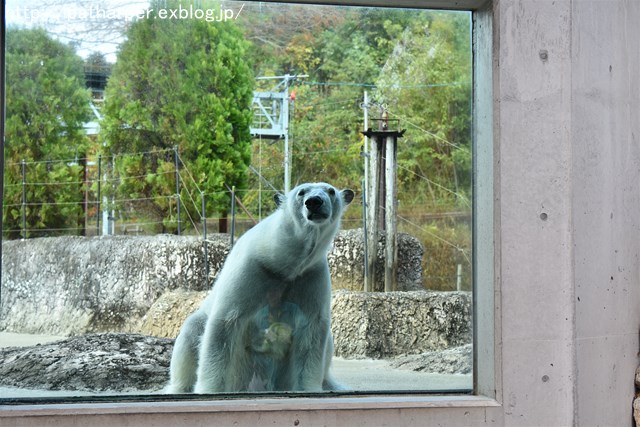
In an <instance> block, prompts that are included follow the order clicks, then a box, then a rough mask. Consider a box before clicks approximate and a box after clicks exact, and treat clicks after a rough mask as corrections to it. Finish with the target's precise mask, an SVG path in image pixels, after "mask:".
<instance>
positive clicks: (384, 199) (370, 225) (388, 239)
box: [362, 109, 405, 292]
mask: <svg viewBox="0 0 640 427" xmlns="http://www.w3.org/2000/svg"><path fill="white" fill-rule="evenodd" d="M377 121H378V130H372V129H371V128H367V130H366V131H364V132H362V133H363V134H364V135H365V136H366V137H367V138H369V142H370V146H369V151H368V152H367V154H368V155H366V156H365V159H366V161H368V163H369V164H368V167H367V169H366V170H368V181H369V186H368V188H367V189H368V194H367V199H368V201H369V203H368V209H367V218H366V219H367V246H368V248H369V253H368V259H367V268H366V271H367V273H368V276H367V277H366V278H365V284H366V285H365V289H367V288H369V289H370V290H373V288H374V283H375V260H376V253H377V243H378V232H379V231H384V233H385V268H384V271H385V273H384V290H385V292H391V291H395V290H396V289H397V260H396V258H397V252H398V249H397V241H396V234H397V213H396V209H397V202H398V200H397V189H396V183H397V169H398V167H397V161H396V160H397V152H398V150H397V145H398V144H397V142H398V138H401V137H402V136H403V134H404V132H405V130H401V131H397V130H391V129H390V128H389V122H390V120H389V115H388V113H387V111H386V110H385V109H382V111H381V114H380V119H379V120H377ZM393 123H394V124H395V125H396V126H397V123H398V121H397V120H394V121H393Z"/></svg>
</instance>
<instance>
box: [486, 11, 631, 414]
mask: <svg viewBox="0 0 640 427" xmlns="http://www.w3.org/2000/svg"><path fill="white" fill-rule="evenodd" d="M494 7H495V15H494V16H495V19H494V25H495V24H497V27H496V30H497V31H498V33H497V35H496V36H497V38H496V40H497V42H498V43H497V45H495V46H494V48H495V51H494V52H495V57H496V59H497V62H496V67H495V69H494V79H496V80H495V86H494V87H495V89H496V90H495V96H496V98H495V102H496V104H495V108H496V109H495V111H496V113H497V122H496V123H497V128H496V130H497V132H499V134H498V135H497V138H496V142H497V143H498V144H499V150H500V155H499V159H498V161H499V173H498V180H499V181H498V188H497V189H498V197H499V203H498V204H499V209H500V214H499V221H500V223H499V233H500V252H499V254H500V255H499V257H500V259H499V263H500V272H499V273H500V281H501V283H500V288H499V289H500V294H499V299H498V300H497V302H498V304H499V306H500V307H501V308H502V312H501V331H500V338H501V342H502V346H501V349H500V350H501V353H502V355H501V359H502V369H503V370H502V372H501V374H502V375H501V377H502V393H501V394H502V397H501V401H502V404H503V405H504V406H503V414H504V415H503V416H504V424H505V425H619V426H624V425H630V424H631V409H630V406H631V405H630V402H631V400H632V398H633V394H634V387H633V381H632V378H633V374H634V371H635V368H636V367H637V365H638V355H637V354H638V349H639V347H640V346H639V342H638V331H639V328H640V310H638V307H639V306H640V286H639V284H638V281H639V279H640V261H639V257H640V239H639V238H638V237H640V236H639V235H638V226H639V221H640V186H639V184H640V179H639V178H640V176H639V174H638V170H639V168H640V144H639V142H640V139H639V138H640V86H639V84H640V48H639V45H638V41H639V40H640V27H639V26H638V25H637V23H638V22H640V2H637V1H636V0H607V1H604V0H573V1H568V0H564V1H562V0H561V1H553V2H552V1H531V0H529V1H515V0H504V1H500V2H496V3H495V5H494ZM525 366H526V369H523V367H525Z"/></svg>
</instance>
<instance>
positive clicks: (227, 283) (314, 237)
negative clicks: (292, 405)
mask: <svg viewBox="0 0 640 427" xmlns="http://www.w3.org/2000/svg"><path fill="white" fill-rule="evenodd" d="M352 199H353V192H352V191H351V190H343V191H338V190H336V189H335V188H334V187H332V186H330V185H329V184H325V183H314V184H302V185H300V186H298V187H296V188H294V189H293V190H292V191H291V192H289V194H287V195H286V196H280V197H278V199H277V201H279V202H280V206H279V208H278V210H276V212H274V213H273V214H272V215H270V216H269V217H267V218H265V219H264V220H263V221H261V222H260V223H259V224H258V225H256V226H255V227H253V228H252V229H251V230H249V231H248V232H247V233H245V235H244V236H242V237H241V238H240V239H239V240H238V242H237V243H236V245H235V246H234V247H233V250H232V251H231V253H230V254H229V256H228V258H227V261H226V262H225V265H224V267H223V268H222V271H221V272H220V274H219V276H218V278H217V280H216V282H215V285H214V287H213V290H212V291H211V293H210V294H209V296H208V297H207V299H206V300H205V301H204V302H203V304H202V306H201V307H200V308H199V309H198V310H197V311H196V312H195V313H194V314H192V315H191V316H190V317H189V318H188V319H187V320H186V322H185V323H184V325H183V327H182V330H181V331H180V334H179V336H178V338H177V340H176V343H175V347H174V350H173V355H172V357H171V380H170V383H169V386H168V387H167V391H168V392H170V393H191V392H195V393H216V392H235V391H247V390H248V391H259V390H280V391H321V390H323V389H325V390H326V389H339V388H341V387H340V386H339V385H338V384H337V383H336V382H334V381H333V380H332V379H331V378H330V376H329V365H330V363H331V357H332V354H333V338H332V336H331V323H330V322H331V312H330V310H331V281H330V276H329V267H328V264H327V252H328V251H329V248H330V246H331V243H332V241H333V238H334V237H335V234H336V233H337V231H338V229H339V227H340V218H341V216H342V213H343V210H344V208H345V207H346V205H348V204H349V203H350V202H351V200H352Z"/></svg>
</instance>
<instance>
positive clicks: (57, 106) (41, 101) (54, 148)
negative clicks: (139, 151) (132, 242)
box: [3, 28, 90, 239]
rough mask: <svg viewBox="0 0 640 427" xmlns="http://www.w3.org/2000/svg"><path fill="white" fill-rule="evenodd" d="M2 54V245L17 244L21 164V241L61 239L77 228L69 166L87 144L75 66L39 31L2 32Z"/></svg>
mask: <svg viewBox="0 0 640 427" xmlns="http://www.w3.org/2000/svg"><path fill="white" fill-rule="evenodd" d="M6 49H7V50H6V73H7V74H6V105H7V109H6V125H5V159H6V163H5V172H4V173H5V177H4V180H5V181H4V182H5V193H4V197H5V199H4V203H5V205H4V206H5V209H4V212H3V221H4V224H5V226H4V228H5V230H6V231H5V237H8V238H12V239H13V238H18V237H20V236H21V228H22V206H21V203H22V184H21V183H22V164H21V163H22V161H23V160H24V162H25V171H26V182H27V185H26V188H25V189H26V202H27V204H28V205H27V208H26V226H27V229H28V230H30V231H29V233H28V237H36V236H46V235H52V234H53V235H55V234H63V233H64V232H65V230H64V229H68V228H75V227H77V225H78V221H80V220H82V218H81V212H82V201H83V189H82V185H81V180H82V179H81V167H80V166H78V165H77V162H74V159H77V158H78V157H83V156H84V153H85V150H86V147H87V143H88V139H87V138H86V136H85V134H84V131H83V123H84V122H85V121H86V120H87V119H88V118H89V114H90V111H89V93H88V91H87V90H86V89H85V87H84V86H85V84H84V76H83V68H82V67H83V63H82V59H81V58H80V57H78V56H77V55H76V54H75V52H74V50H73V49H72V48H71V47H69V46H66V45H64V44H62V43H60V42H58V41H56V40H53V39H52V38H50V37H49V36H48V35H47V33H46V32H45V31H44V30H41V29H34V30H25V29H16V28H9V29H7V46H6ZM74 232H75V230H74Z"/></svg>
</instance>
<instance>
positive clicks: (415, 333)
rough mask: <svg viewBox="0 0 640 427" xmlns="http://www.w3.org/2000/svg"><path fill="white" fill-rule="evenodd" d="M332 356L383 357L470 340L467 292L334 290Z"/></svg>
mask: <svg viewBox="0 0 640 427" xmlns="http://www.w3.org/2000/svg"><path fill="white" fill-rule="evenodd" d="M331 309H332V324H331V329H332V332H333V336H334V341H335V343H334V345H335V355H336V356H341V357H345V358H374V359H384V358H390V357H394V356H398V355H402V354H420V353H423V352H427V351H436V350H444V349H447V348H450V347H456V346H461V345H464V344H467V343H470V342H471V294H470V293H468V292H427V291H418V292H387V293H367V292H346V291H342V292H336V293H335V294H334V297H333V301H332V307H331Z"/></svg>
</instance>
